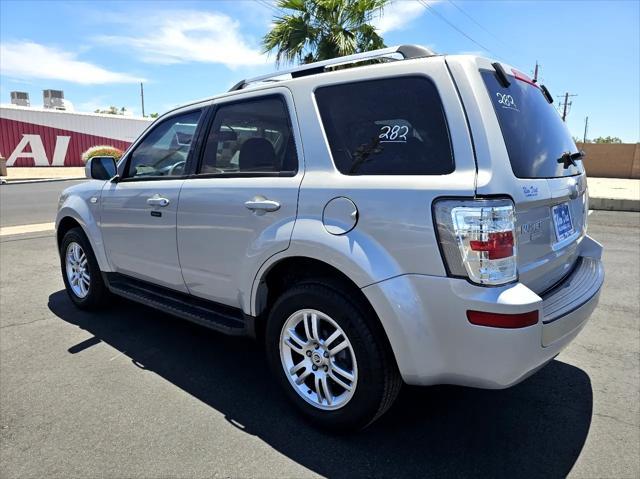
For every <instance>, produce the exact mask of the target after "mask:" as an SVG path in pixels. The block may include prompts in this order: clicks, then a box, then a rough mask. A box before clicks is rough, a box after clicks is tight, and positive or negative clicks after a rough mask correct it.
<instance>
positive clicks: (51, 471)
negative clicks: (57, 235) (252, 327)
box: [0, 187, 640, 478]
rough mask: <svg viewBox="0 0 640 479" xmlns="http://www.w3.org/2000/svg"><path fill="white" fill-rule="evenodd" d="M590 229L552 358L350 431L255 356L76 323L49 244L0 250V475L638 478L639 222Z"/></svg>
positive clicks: (405, 402)
mask: <svg viewBox="0 0 640 479" xmlns="http://www.w3.org/2000/svg"><path fill="white" fill-rule="evenodd" d="M2 188H4V187H2ZM9 188H11V187H9ZM0 189H1V188H0ZM3 215H4V213H3ZM3 219H4V217H3ZM37 221H41V220H40V219H38V220H37ZM590 234H591V235H592V236H594V237H595V238H596V239H597V240H599V241H601V242H602V243H603V244H604V246H605V253H604V262H605V268H606V271H607V279H606V283H605V286H604V290H603V292H602V296H601V301H600V305H599V307H598V308H597V309H596V311H595V313H594V315H593V317H592V319H591V321H590V323H589V324H588V325H587V326H586V328H585V329H584V330H583V331H582V333H581V334H580V335H579V336H578V338H577V339H576V340H575V341H574V342H573V343H572V344H571V345H570V346H569V347H568V348H567V349H566V350H565V351H564V352H562V353H561V354H560V355H559V356H558V357H557V358H556V360H554V361H552V362H551V363H550V364H549V365H548V366H547V367H545V368H543V369H542V370H541V371H539V372H538V373H537V374H535V375H534V376H532V377H530V378H529V379H527V380H526V381H524V382H523V383H521V384H519V385H518V386H515V387H513V388H511V389H507V390H503V391H483V390H476V389H470V388H462V387H452V386H439V387H428V388H416V387H406V388H405V389H404V390H403V391H402V393H401V396H400V398H399V400H398V402H397V403H396V404H395V406H394V407H393V408H392V409H391V410H390V411H389V413H388V414H386V415H385V416H384V417H383V418H382V419H381V420H380V421H378V422H377V423H375V424H374V425H373V426H372V427H370V428H369V429H367V430H365V431H364V432H362V433H359V434H355V435H348V436H332V435H328V434H325V433H322V432H319V431H317V430H315V429H313V428H311V427H310V426H308V425H307V424H306V423H305V422H303V421H302V420H301V419H300V417H299V416H298V415H297V414H296V413H295V412H294V410H293V409H292V408H291V407H290V406H289V405H288V403H287V402H286V400H285V398H284V397H283V395H282V394H281V393H280V391H279V390H278V388H277V387H276V384H274V383H273V382H272V381H271V379H270V376H269V373H268V371H267V365H266V364H265V360H264V356H263V353H262V351H261V348H260V347H259V345H257V344H255V343H253V342H252V341H250V340H245V339H234V338H229V337H225V336H222V335H220V334H216V333H213V332H210V331H208V330H204V329H202V328H199V327H196V326H193V325H190V324H188V323H185V322H182V321H180V320H177V319H174V318H172V317H170V316H167V315H165V314H163V313H161V312H158V311H155V310H152V309H148V308H146V307H143V306H139V305H135V304H132V303H129V302H127V301H124V300H121V301H114V304H113V305H112V306H111V307H110V308H109V309H108V310H106V311H104V312H100V313H94V314H89V313H84V312H80V311H78V310H77V309H75V308H74V307H73V306H72V305H71V303H70V301H69V299H68V298H67V296H66V294H65V292H64V291H63V284H62V279H61V277H60V272H59V262H58V258H57V255H56V251H55V240H54V237H53V234H52V233H48V234H47V235H46V236H44V237H43V236H42V235H40V236H30V235H21V236H9V237H4V238H2V242H1V243H0V286H1V291H2V294H1V296H0V328H1V329H0V476H1V477H3V478H16V477H33V478H42V477H47V478H58V477H59V478H72V477H82V478H85V477H109V478H112V477H114V478H115V477H127V478H155V477H180V478H182V477H184V478H199V477H234V478H235V477H239V478H245V477H261V478H262V477H268V478H271V477H274V478H275V477H278V478H282V477H285V478H286V477H291V478H303V477H321V476H324V477H349V478H355V477H394V478H395V477H421V478H423V477H525V478H526V477H544V478H556V477H557V478H560V477H565V476H566V475H570V476H571V477H577V478H578V477H579V478H614V477H615V478H637V477H639V476H640V392H639V391H640V327H639V321H640V320H639V317H640V304H639V291H640V264H639V262H640V215H638V214H637V213H615V212H595V213H593V214H592V215H591V217H590ZM451 347H455V345H452V346H451Z"/></svg>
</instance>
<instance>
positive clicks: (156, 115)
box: [149, 113, 160, 118]
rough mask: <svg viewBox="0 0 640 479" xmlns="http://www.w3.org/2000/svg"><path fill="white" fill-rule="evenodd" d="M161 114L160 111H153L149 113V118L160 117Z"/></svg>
mask: <svg viewBox="0 0 640 479" xmlns="http://www.w3.org/2000/svg"><path fill="white" fill-rule="evenodd" d="M159 116H160V113H151V114H150V115H149V118H158V117H159Z"/></svg>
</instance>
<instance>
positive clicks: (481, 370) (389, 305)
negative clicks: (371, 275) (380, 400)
mask: <svg viewBox="0 0 640 479" xmlns="http://www.w3.org/2000/svg"><path fill="white" fill-rule="evenodd" d="M601 252H602V247H601V246H600V245H599V244H598V243H597V242H595V241H594V240H592V239H591V238H589V237H585V238H584V239H583V241H582V244H581V257H580V260H579V262H578V263H577V264H576V268H575V269H574V271H573V272H572V273H571V274H570V275H569V276H568V277H566V278H565V279H564V280H563V281H562V282H561V283H560V284H558V285H557V286H556V287H555V288H553V290H552V291H550V292H548V293H545V294H543V295H542V296H539V295H537V294H536V293H534V292H533V291H531V290H530V289H529V288H527V287H526V286H525V285H524V284H521V283H515V284H510V285H507V286H504V287H498V288H486V287H480V286H476V285H473V284H471V283H469V282H467V281H465V280H461V279H454V278H443V277H434V276H424V275H404V276H399V277H396V278H391V279H389V280H386V281H382V282H380V283H376V284H374V285H370V286H367V287H366V288H364V289H363V292H364V293H365V295H366V296H367V298H368V299H369V301H371V303H372V305H373V307H374V308H375V309H376V311H377V312H378V315H379V316H380V319H381V321H382V324H383V326H384V328H385V331H386V333H387V336H388V337H389V340H390V343H391V347H392V349H393V351H394V354H395V357H396V360H397V363H398V367H399V369H400V373H401V374H402V377H403V379H404V380H405V382H407V383H409V384H416V385H428V384H459V385H465V386H475V387H483V388H491V389H499V388H505V387H509V386H511V385H513V384H516V383H518V382H520V381H521V380H523V379H524V378H526V377H527V376H529V375H530V374H532V373H533V372H535V371H536V370H537V369H539V368H540V367H542V366H543V365H544V364H546V363H547V362H548V361H550V360H551V359H553V358H554V357H555V356H556V355H557V354H558V353H559V352H560V351H561V350H562V349H563V348H564V347H565V346H566V345H567V344H569V342H571V340H572V339H573V338H574V337H575V336H576V335H577V334H578V333H579V332H580V330H581V329H582V328H583V327H584V325H585V324H586V321H587V319H588V318H589V316H590V315H591V313H592V312H593V310H594V309H595V307H596V305H597V303H598V299H599V295H600V289H601V286H602V284H603V282H604V269H603V267H602V262H601V260H600V256H601ZM468 310H476V311H488V312H495V313H504V314H517V313H526V312H529V311H534V310H537V311H538V314H539V318H540V320H539V321H538V323H537V324H535V325H533V326H529V327H525V328H518V329H502V328H490V327H485V326H476V325H473V324H471V323H469V321H468V320H467V317H466V312H467V311H468Z"/></svg>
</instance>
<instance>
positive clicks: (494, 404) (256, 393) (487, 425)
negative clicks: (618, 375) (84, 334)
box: [48, 291, 593, 478]
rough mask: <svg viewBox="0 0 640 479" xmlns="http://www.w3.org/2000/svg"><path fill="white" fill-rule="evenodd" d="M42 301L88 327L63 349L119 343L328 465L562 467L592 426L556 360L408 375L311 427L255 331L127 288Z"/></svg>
mask: <svg viewBox="0 0 640 479" xmlns="http://www.w3.org/2000/svg"><path fill="white" fill-rule="evenodd" d="M48 305H49V309H50V310H51V311H52V312H53V313H54V314H55V315H56V316H58V317H59V318H61V319H62V320H64V321H66V322H67V323H70V324H73V325H76V326H78V327H79V328H82V329H84V330H86V331H88V332H90V333H91V334H93V336H94V337H93V338H90V339H88V340H86V341H83V342H81V343H79V344H78V345H74V346H71V347H70V348H69V353H70V354H77V353H78V352H81V351H83V350H85V349H87V348H89V347H91V346H92V345H94V344H97V343H99V342H100V341H103V342H105V343H107V344H109V345H110V346H112V347H114V348H116V349H118V350H119V351H123V352H124V353H125V355H126V356H128V357H129V358H131V361H132V366H133V367H139V368H144V369H147V370H151V371H153V372H155V373H156V374H158V375H160V376H161V377H163V378H164V379H166V380H167V381H170V382H171V383H173V384H174V385H175V386H177V387H179V388H181V389H182V390H184V391H185V392H186V393H188V394H191V395H192V396H194V397H196V398H198V399H199V400H200V401H203V402H204V403H206V404H208V405H209V406H211V407H212V408H214V409H216V410H217V411H219V412H220V413H222V414H224V416H225V417H226V419H227V420H228V421H229V422H230V423H231V424H233V425H234V426H235V427H237V428H239V429H241V430H243V431H244V432H246V433H247V434H252V435H255V436H257V437H259V438H260V439H262V440H263V441H265V442H266V443H267V444H269V445H270V446H272V447H273V448H274V449H275V450H277V451H279V452H280V453H282V454H284V455H285V456H287V457H289V458H290V459H291V460H293V461H296V462H297V463H299V464H301V465H303V466H304V467H307V468H309V469H310V470H312V471H315V472H316V473H318V474H321V475H323V476H327V477H442V476H447V477H453V476H455V477H478V476H484V477H516V476H517V477H547V478H548V477H565V476H566V475H567V474H568V473H569V472H570V470H571V468H572V467H573V464H574V463H575V461H576V459H577V458H578V456H579V454H580V451H581V450H582V447H583V445H584V443H585V440H586V437H587V434H588V432H589V426H590V423H591V415H592V407H593V405H592V402H593V393H592V389H591V382H590V380H589V377H588V376H587V374H586V373H585V372H584V371H582V370H580V369H578V368H576V367H574V366H571V365H569V364H566V363H563V362H560V361H557V360H556V361H552V362H551V363H550V364H549V365H548V366H547V367H545V368H543V369H542V370H541V371H539V372H538V373H537V374H535V375H534V376H532V377H531V378H529V379H527V380H526V381H524V382H523V383H521V384H519V385H517V386H515V387H513V388H510V389H507V390H502V391H487V390H478V389H471V388H463V387H454V386H434V387H424V388H419V387H405V388H404V389H403V391H402V393H401V395H400V397H399V398H398V401H397V402H396V404H395V405H394V407H393V408H392V409H391V410H390V411H389V412H388V413H387V414H386V415H385V416H383V417H382V418H381V419H380V420H379V421H377V422H376V423H375V424H374V425H372V426H371V427H369V428H367V429H366V430H364V431H363V432H360V433H357V434H352V435H345V436H334V435H330V434H327V433H324V432H321V431H318V430H316V429H314V428H312V427H311V426H309V425H308V424H307V423H306V422H304V421H303V420H301V417H300V416H299V415H298V414H296V412H295V411H294V410H293V409H292V408H291V407H290V406H289V404H288V403H287V400H286V398H285V397H284V395H283V394H282V393H281V392H280V391H279V390H278V389H277V385H276V384H275V383H273V382H272V381H271V379H270V374H269V371H268V369H267V366H266V364H265V360H264V353H263V351H262V349H261V347H260V345H258V344H257V343H256V342H254V341H251V340H248V339H239V338H230V337H226V336H223V335H221V334H217V333H215V332H211V331H208V330H206V329H204V328H200V327H197V326H192V325H190V324H189V323H187V322H183V321H181V320H179V319H175V318H172V317H170V316H168V315H165V314H163V313H161V312H158V311H155V310H152V309H149V308H146V307H144V306H141V305H137V304H134V303H130V302H128V301H125V300H122V301H120V300H118V301H117V302H116V304H115V305H113V306H112V307H111V308H110V309H109V310H107V311H104V312H100V313H85V312H82V311H79V310H77V309H76V308H75V307H74V306H73V305H72V303H71V302H70V301H69V299H68V297H67V295H66V293H65V292H64V291H58V292H56V293H54V294H52V295H51V296H50V297H49V304H48Z"/></svg>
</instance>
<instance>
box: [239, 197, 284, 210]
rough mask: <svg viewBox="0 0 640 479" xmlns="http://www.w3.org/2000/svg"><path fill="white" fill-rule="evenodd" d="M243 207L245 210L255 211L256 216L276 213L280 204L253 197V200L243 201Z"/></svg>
mask: <svg viewBox="0 0 640 479" xmlns="http://www.w3.org/2000/svg"><path fill="white" fill-rule="evenodd" d="M244 205H245V206H246V207H247V209H250V210H251V211H255V213H256V214H264V213H266V212H268V211H278V210H279V209H280V203H278V202H277V201H273V200H268V199H266V198H263V197H261V196H260V197H255V198H254V199H253V200H249V201H245V202H244Z"/></svg>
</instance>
